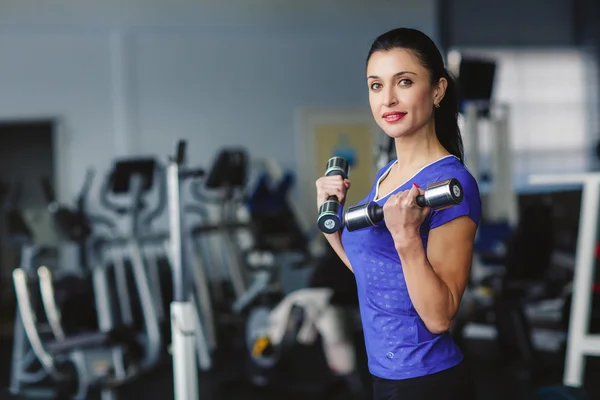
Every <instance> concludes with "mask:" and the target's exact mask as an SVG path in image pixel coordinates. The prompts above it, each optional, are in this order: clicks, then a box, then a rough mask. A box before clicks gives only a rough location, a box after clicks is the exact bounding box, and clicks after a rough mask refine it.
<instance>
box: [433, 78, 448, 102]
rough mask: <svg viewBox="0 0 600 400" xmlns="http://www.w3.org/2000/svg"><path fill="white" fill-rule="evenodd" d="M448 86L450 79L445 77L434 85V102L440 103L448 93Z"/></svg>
mask: <svg viewBox="0 0 600 400" xmlns="http://www.w3.org/2000/svg"><path fill="white" fill-rule="evenodd" d="M447 87H448V80H447V79H446V78H444V77H441V78H440V79H439V80H438V81H437V83H436V84H435V86H434V87H433V104H440V102H441V101H442V99H443V98H444V96H445V95H446V88H447Z"/></svg>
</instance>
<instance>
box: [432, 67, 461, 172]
mask: <svg viewBox="0 0 600 400" xmlns="http://www.w3.org/2000/svg"><path fill="white" fill-rule="evenodd" d="M443 77H444V78H446V80H447V81H448V86H447V88H446V94H445V95H444V97H443V98H442V101H441V102H440V107H439V108H435V109H434V110H435V134H436V136H437V138H438V140H439V141H440V143H441V144H442V146H444V148H445V149H446V150H447V151H448V152H449V153H450V154H452V155H454V156H456V157H457V158H458V159H459V160H460V162H461V163H463V164H464V149H463V141H462V136H461V134H460V128H459V127H458V101H459V100H458V89H457V84H456V79H455V78H454V77H453V76H452V75H451V74H450V73H449V72H448V71H447V70H444V74H443Z"/></svg>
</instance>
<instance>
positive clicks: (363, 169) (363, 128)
mask: <svg viewBox="0 0 600 400" xmlns="http://www.w3.org/2000/svg"><path fill="white" fill-rule="evenodd" d="M372 131H373V129H372V125H371V124H367V123H321V124H317V125H316V126H315V129H314V133H315V142H314V143H315V167H314V168H315V169H314V173H315V175H316V176H323V173H324V172H325V164H326V163H327V160H328V159H329V158H331V157H333V156H340V157H344V158H345V159H346V160H347V161H348V164H349V166H350V171H349V179H350V182H351V185H352V186H351V188H350V191H349V192H348V198H347V200H346V207H347V206H349V205H355V204H356V203H357V202H358V201H360V200H361V199H363V198H364V197H365V196H366V195H367V194H368V193H369V191H370V190H371V187H372V185H373V175H374V168H375V165H374V162H373V134H372Z"/></svg>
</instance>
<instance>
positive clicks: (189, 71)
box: [0, 0, 436, 201]
mask: <svg viewBox="0 0 600 400" xmlns="http://www.w3.org/2000/svg"><path fill="white" fill-rule="evenodd" d="M435 14H436V13H435V1H434V0H406V1H402V2H400V1H387V0H376V1H369V2H366V1H359V0H355V1H342V0H335V1H328V2H321V1H317V0H312V1H304V2H292V1H288V2H284V1H275V0H254V1H252V2H248V1H246V0H235V1H227V2H219V1H218V0H203V1H191V0H189V1H185V0H172V1H166V0H163V1H160V0H146V1H141V0H122V1H115V0H111V1H108V0H105V1H102V2H94V3H92V2H86V3H84V2H81V1H75V0H54V1H46V2H37V1H31V0H5V1H3V2H2V4H1V5H0V118H2V119H6V118H10V119H14V118H29V117H39V116H44V117H47V116H57V117H60V118H61V121H62V126H63V129H62V131H63V132H64V135H63V146H62V148H61V153H60V154H59V157H60V159H61V162H62V165H61V171H59V174H60V184H59V188H58V195H59V197H60V198H61V199H63V200H66V201H70V200H72V198H73V197H74V195H75V194H76V192H77V190H78V189H79V186H80V185H81V183H82V179H83V176H84V173H85V168H86V167H87V166H88V165H94V166H96V167H97V168H99V169H100V170H99V172H102V170H104V169H106V168H107V167H108V166H109V163H110V161H111V159H112V158H113V157H114V156H115V155H121V154H138V153H144V154H148V153H150V154H156V155H158V156H160V157H161V158H164V157H165V156H166V155H167V154H168V153H171V152H172V151H173V150H174V143H175V141H176V139H178V138H186V139H188V140H189V150H190V157H189V161H190V162H191V163H201V164H203V165H205V164H206V163H208V162H209V161H210V159H211V158H212V156H213V154H214V152H215V150H216V149H218V148H219V147H220V146H222V145H228V144H239V145H243V146H247V147H248V148H249V150H250V151H251V152H252V154H253V155H255V156H258V157H261V156H272V157H276V158H277V159H278V160H279V161H281V162H283V163H284V164H286V165H288V166H292V167H293V166H294V165H295V157H294V149H293V141H294V132H293V114H294V110H295V109H296V108H298V107H310V108H315V107H320V106H323V107H328V108H332V107H342V108H343V107H356V106H361V105H365V104H366V101H367V97H366V93H365V92H364V90H365V89H364V84H363V67H364V59H365V56H366V53H367V50H368V45H369V43H370V41H371V40H372V39H374V38H375V37H376V36H377V35H378V34H380V33H382V32H384V31H385V30H387V29H390V28H393V27H397V26H401V25H407V26H413V27H417V28H420V29H423V30H424V31H426V32H428V33H429V34H431V35H432V36H433V37H434V38H435V36H436V29H435V28H436V20H435ZM91 200H92V201H93V200H94V199H91Z"/></svg>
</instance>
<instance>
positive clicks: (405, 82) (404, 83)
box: [399, 79, 412, 86]
mask: <svg viewBox="0 0 600 400" xmlns="http://www.w3.org/2000/svg"><path fill="white" fill-rule="evenodd" d="M399 83H400V86H410V85H412V81H411V80H410V79H400V82H399Z"/></svg>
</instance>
